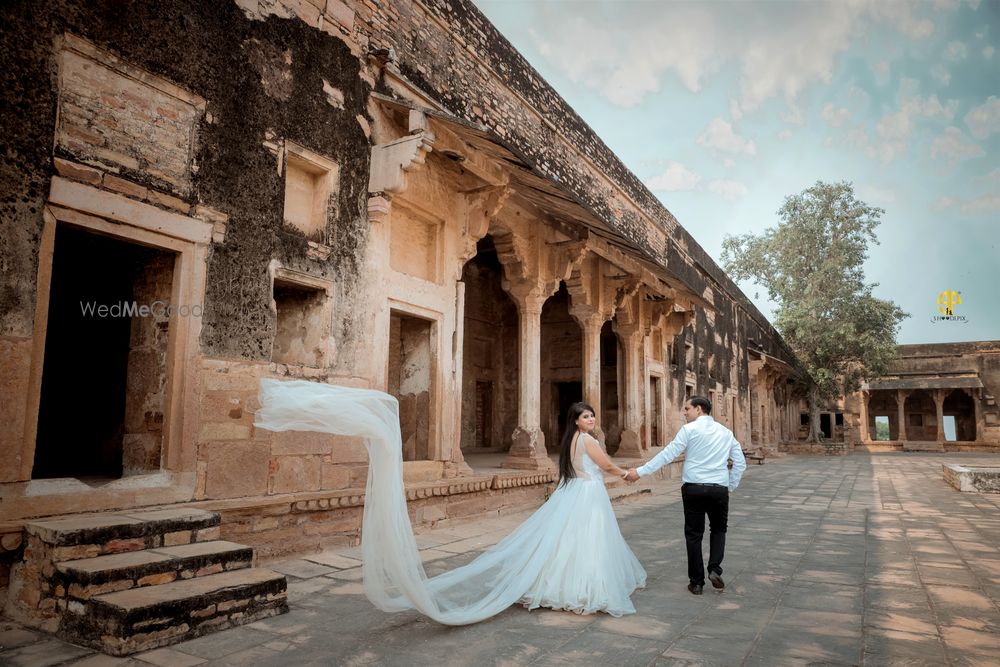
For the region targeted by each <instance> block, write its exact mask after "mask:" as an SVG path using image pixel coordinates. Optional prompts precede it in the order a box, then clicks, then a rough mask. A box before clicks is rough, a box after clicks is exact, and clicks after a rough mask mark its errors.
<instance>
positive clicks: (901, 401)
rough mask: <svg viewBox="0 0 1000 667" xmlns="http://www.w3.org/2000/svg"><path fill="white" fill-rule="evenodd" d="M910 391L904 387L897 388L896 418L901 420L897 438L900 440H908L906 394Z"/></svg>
mask: <svg viewBox="0 0 1000 667" xmlns="http://www.w3.org/2000/svg"><path fill="white" fill-rule="evenodd" d="M908 393H909V392H906V391H903V390H902V389H897V390H896V409H897V413H896V420H897V421H898V422H899V427H898V430H899V432H898V433H897V434H896V440H897V441H899V442H903V441H904V440H906V395H907V394H908Z"/></svg>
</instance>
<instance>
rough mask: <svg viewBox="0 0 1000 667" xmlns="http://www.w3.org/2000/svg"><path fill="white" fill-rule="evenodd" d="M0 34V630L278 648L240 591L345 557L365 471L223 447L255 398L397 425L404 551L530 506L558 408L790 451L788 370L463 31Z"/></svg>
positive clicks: (313, 15) (360, 459)
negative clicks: (415, 529)
mask: <svg viewBox="0 0 1000 667" xmlns="http://www.w3.org/2000/svg"><path fill="white" fill-rule="evenodd" d="M0 19H2V25H3V26H5V27H4V28H3V33H2V34H3V36H2V42H0V49H2V50H0V59H2V60H0V62H2V63H3V67H2V68H0V79H2V82H3V85H2V87H0V88H2V90H3V91H4V92H3V95H4V97H5V99H4V107H5V108H6V109H7V110H8V111H7V112H4V114H3V115H2V119H3V124H4V126H3V136H4V140H3V141H4V145H5V155H6V159H5V161H4V163H3V164H2V165H0V175H2V176H0V179H2V180H0V182H2V202H0V206H2V216H3V221H4V230H3V236H2V243H0V265H2V266H3V273H2V278H0V280H2V282H0V359H2V362H0V545H2V549H0V605H3V604H5V606H4V608H3V611H4V613H5V614H7V615H10V616H13V617H16V618H18V619H21V620H23V621H26V622H28V623H31V624H33V625H36V626H40V627H44V628H47V629H50V630H59V631H60V632H62V633H64V634H66V635H68V636H71V637H76V638H77V639H80V638H82V639H80V640H81V641H84V640H87V638H90V640H91V641H92V642H96V641H97V640H96V639H93V638H94V637H97V636H100V635H101V634H102V633H103V634H104V635H106V636H105V640H106V641H104V643H103V644H100V643H99V644H97V645H98V646H99V648H103V649H104V650H107V651H109V652H114V653H119V654H124V653H129V652H132V651H135V650H139V649H140V648H148V647H151V646H157V645H162V644H165V643H169V642H170V641H175V640H177V639H179V638H183V637H186V636H192V635H194V634H201V633H203V632H206V631H208V628H209V627H210V626H211V627H214V628H217V627H225V626H226V625H231V624H236V623H241V622H246V621H248V620H252V619H253V618H258V617H261V616H262V615H268V614H270V613H278V612H280V611H281V606H282V605H283V604H284V581H283V579H281V578H280V577H278V578H275V577H274V576H271V575H272V574H273V573H270V574H269V573H267V572H266V570H263V571H262V570H260V569H259V568H252V569H246V568H245V567H244V566H246V565H249V564H250V562H251V560H254V559H267V558H271V557H276V556H279V555H283V554H289V553H302V552H308V551H314V550H318V549H320V548H322V547H323V546H324V545H329V544H334V543H344V542H345V541H349V542H350V541H356V540H357V537H358V534H359V529H360V516H361V508H362V506H363V501H364V486H365V479H366V472H367V468H366V453H365V449H364V446H363V444H362V443H360V442H357V441H354V440H351V439H346V438H329V437H320V436H318V435H316V434H306V433H282V434H274V433H270V432H264V431H258V430H255V429H254V427H253V414H254V410H255V408H256V407H257V403H256V394H257V388H258V384H259V381H260V379H261V378H264V377H278V378H308V379H312V380H317V381H321V382H332V383H339V384H348V385H352V386H361V387H372V388H378V389H383V390H385V391H388V392H390V393H392V394H393V395H395V396H396V397H398V399H399V401H400V407H401V428H402V433H403V440H404V452H403V453H404V459H405V464H404V466H405V479H406V484H407V493H408V496H409V499H410V506H411V516H412V518H413V520H414V521H415V522H422V523H427V522H436V521H440V520H443V519H449V518H457V517H464V516H474V515H477V514H482V513H486V512H494V513H495V512H497V511H503V510H509V509H520V508H526V507H530V506H534V505H537V504H538V503H539V502H540V501H541V500H542V498H543V497H544V494H545V492H546V489H547V488H549V485H550V483H551V482H552V481H553V480H554V479H555V470H554V465H553V462H552V460H551V458H550V454H551V453H552V452H553V450H554V447H555V446H556V444H557V443H558V438H559V433H560V431H561V429H562V428H563V426H564V424H563V423H562V419H563V415H564V414H565V410H566V408H567V406H568V405H569V404H570V403H572V402H574V401H577V400H581V399H585V400H587V401H588V402H590V403H591V404H593V405H594V406H595V408H596V409H597V410H598V412H599V422H600V424H601V426H602V433H601V437H602V439H603V440H604V442H605V445H606V446H607V448H608V450H609V451H610V452H612V453H614V454H615V456H617V457H619V458H620V459H621V460H623V461H627V460H637V459H640V458H645V457H648V456H649V455H650V448H651V447H654V446H657V445H662V444H664V443H665V442H666V441H667V439H668V438H669V436H670V435H672V433H673V432H674V431H675V430H676V428H678V427H679V426H680V424H681V421H682V418H681V415H680V408H681V405H682V404H683V401H684V398H685V396H688V395H691V394H695V393H697V394H704V395H706V396H709V397H710V398H711V399H712V401H713V403H714V404H715V406H716V408H715V411H714V415H715V416H716V418H717V419H719V420H720V421H721V422H723V423H724V424H726V425H728V426H730V427H731V428H732V429H733V430H734V431H735V432H736V435H737V437H738V438H739V439H740V440H741V441H742V442H744V444H745V446H746V447H747V448H749V449H757V448H764V447H777V445H778V443H779V442H782V441H794V440H795V439H796V438H797V436H798V433H799V419H800V403H799V400H800V399H799V396H800V394H799V392H798V386H799V385H798V381H797V380H796V377H797V370H796V363H797V362H796V360H795V358H794V355H793V354H792V353H791V352H790V350H789V349H788V347H787V345H786V344H785V343H784V342H783V341H782V339H781V338H780V336H779V335H778V334H777V332H776V331H775V330H774V329H773V327H772V326H771V325H770V324H769V323H768V321H767V320H766V319H765V318H764V317H763V316H762V315H761V313H760V312H758V311H757V309H756V308H754V306H753V305H752V304H751V303H750V302H749V301H748V299H747V298H746V297H745V296H744V295H743V294H742V293H741V292H740V290H739V289H738V288H737V287H736V286H735V285H734V283H733V282H732V281H731V280H730V279H729V278H728V277H727V276H726V275H725V273H723V272H722V271H721V270H720V269H719V267H718V266H717V265H716V264H715V263H714V261H713V260H712V259H711V258H710V257H709V256H708V255H707V254H706V253H705V252H704V251H703V250H702V248H701V247H699V245H698V244H697V242H696V241H695V240H694V237H693V236H692V234H691V233H690V232H689V231H688V230H685V229H684V228H683V227H681V225H680V224H679V223H678V221H677V220H676V219H675V218H674V217H673V216H672V215H671V214H670V212H669V211H667V210H666V209H665V208H664V207H663V206H662V205H661V204H660V203H659V201H658V200H657V199H656V198H655V197H654V196H653V195H652V194H651V193H650V192H649V191H648V190H647V189H646V188H645V187H644V186H643V185H642V183H641V182H640V181H639V180H638V179H637V178H636V177H635V176H634V175H633V174H632V173H631V172H629V171H628V170H627V169H626V168H625V166H624V165H623V164H622V163H621V161H620V160H619V159H618V158H617V157H616V156H615V155H614V154H613V153H612V152H611V151H610V150H609V149H608V148H607V146H605V145H604V144H603V143H602V142H601V140H600V138H598V137H597V136H596V135H595V134H594V133H593V131H592V130H591V129H590V128H589V127H587V125H586V124H585V123H584V122H583V121H582V120H581V119H580V118H579V117H578V116H577V115H576V114H575V113H574V112H573V110H572V109H571V108H569V106H568V105H567V104H566V103H565V101H564V100H563V99H562V98H561V97H559V95H558V94H557V93H556V92H555V91H554V90H553V89H552V88H551V87H550V86H549V85H548V84H547V83H546V82H545V81H543V80H542V79H541V78H540V77H539V76H538V74H537V72H535V71H534V70H533V69H532V68H531V67H530V66H529V65H528V64H527V62H526V61H525V60H524V59H523V58H522V57H521V56H520V55H519V54H518V53H517V52H516V51H515V50H514V49H513V48H512V47H511V45H510V44H509V43H508V42H507V41H506V40H505V39H504V38H503V37H502V36H501V35H500V34H499V33H498V32H497V30H496V29H495V28H494V27H493V26H492V25H491V24H490V23H489V22H488V21H487V20H486V19H485V18H484V17H483V15H482V14H481V13H480V12H479V11H478V10H477V9H476V8H475V7H474V6H473V5H472V4H471V3H470V2H469V1H468V0H400V1H398V2H383V1H379V0H235V1H227V0H213V1H212V2H205V1H203V0H158V1H157V2H140V1H136V2H122V1H121V0H46V1H42V0H24V1H21V2H16V3H4V4H3V6H2V7H0ZM694 231H695V232H696V230H694ZM994 371H995V366H994ZM984 382H985V380H984ZM970 386H971V385H970ZM965 387H966V385H961V386H960V387H959V388H965ZM930 388H931V389H932V390H938V389H940V388H942V387H938V386H937V385H934V386H932V387H930ZM980 391H981V390H980ZM935 395H936V394H935ZM869 396H870V398H869V403H868V406H869V407H868V413H869V415H876V414H881V413H879V412H878V408H876V407H874V405H873V404H874V403H875V402H876V401H877V400H879V397H878V396H876V388H875V386H873V387H871V388H870V389H869ZM943 401H944V402H943V405H944V409H945V412H946V413H948V409H949V408H948V406H949V405H952V404H954V405H958V402H961V406H967V404H968V401H967V400H966V399H964V398H962V397H961V396H958V397H957V398H956V397H955V396H953V395H951V394H949V395H948V396H946V397H945V398H944V399H943ZM949 401H951V403H949ZM991 405H993V404H992V403H991ZM961 406H960V409H961V410H965V412H963V413H962V414H970V413H969V410H971V408H969V409H966V408H965V407H961ZM956 409H958V408H956ZM940 410H941V408H940V405H939V408H938V414H939V415H940ZM931 412H933V410H931ZM893 414H895V413H893ZM984 414H985V415H986V416H985V417H982V416H983V415H984ZM991 414H992V415H993V417H992V419H993V421H990V419H991V418H990V415H991ZM975 415H976V420H977V430H976V433H977V434H979V433H980V431H981V430H982V429H980V428H978V420H979V419H980V418H981V417H982V418H983V419H985V420H986V423H987V424H990V423H994V424H995V423H996V422H995V411H994V412H987V411H976V412H975ZM870 418H874V417H870ZM966 421H968V420H967V419H966V418H964V417H963V418H962V422H961V423H962V424H965V423H966ZM962 428H965V426H963V427H962ZM963 433H964V431H963ZM977 437H978V435H977ZM489 456H493V457H494V459H496V460H498V461H501V462H502V468H497V467H492V468H491V467H490V466H483V465H477V461H482V460H486V459H484V458H483V457H489ZM491 460H492V459H491ZM150 508H156V509H155V511H150ZM97 512H110V514H105V515H96V514H85V515H84V516H83V517H79V516H70V515H78V514H80V513H97ZM220 537H221V538H223V539H224V540H235V541H238V542H241V543H243V544H245V545H248V546H247V547H243V546H242V545H239V544H233V543H232V542H228V541H226V542H220V541H219V538H220ZM199 545H200V546H199ZM206 545H215V547H211V548H210V546H206ZM219 545H222V546H219ZM225 545H231V546H228V547H227V546H225ZM213 548H214V549H215V551H213V550H212V549H213ZM171 549H172V550H173V551H170V550H171ZM185 549H187V551H184V550H185ZM157 550H160V551H157ZM220 550H221V551H224V552H225V553H224V554H223V555H222V556H219V553H217V552H220ZM254 551H255V555H254ZM165 553H166V555H164V554H165ZM116 554H117V555H116ZM112 555H116V557H117V558H119V560H120V561H122V562H125V561H126V560H128V558H131V559H132V560H131V561H129V563H130V565H129V566H128V568H124V566H122V567H121V568H119V570H121V571H117V574H115V575H114V576H115V577H118V578H117V579H115V578H114V577H113V576H112V574H114V573H112V574H109V573H108V570H107V568H106V567H103V566H101V567H99V563H106V562H107V561H100V559H101V558H107V557H108V556H112ZM126 557H128V558H126ZM199 558H200V559H201V560H198V559H199ZM74 561H79V562H77V563H76V564H75V565H74ZM140 562H141V563H142V567H139V565H138V563H140ZM84 563H86V564H87V567H84ZM88 568H89V569H88ZM102 568H103V569H102ZM122 568H124V569H122ZM129 568H130V569H129ZM143 568H145V569H143ZM150 568H151V569H150ZM126 570H127V572H126ZM122 572H125V574H122ZM254 572H257V574H256V575H254V574H252V573H254ZM200 575H205V577H204V581H202V582H200V583H201V585H202V588H201V589H200V590H201V591H202V592H201V593H199V594H198V595H194V596H192V595H189V596H188V597H183V596H180V595H179V594H177V593H176V591H177V590H180V588H181V587H182V585H185V584H189V583H190V581H186V580H187V579H189V578H192V577H193V578H192V579H191V581H197V580H198V579H200V578H201V577H200ZM101 577H103V578H101ZM212 577H216V578H217V579H215V580H213V579H212ZM226 577H228V578H229V579H226ZM239 577H243V578H242V579H240V578H239ZM255 577H256V578H255ZM211 581H219V582H223V583H225V582H228V583H227V585H228V586H229V589H231V590H232V589H235V588H239V587H240V586H242V587H243V588H242V589H240V590H243V591H244V593H246V594H245V595H242V596H238V597H237V598H233V597H232V596H230V597H228V598H225V599H224V598H222V597H219V598H218V599H217V600H216V599H215V598H211V596H212V595H215V593H214V592H212V591H215V590H216V589H214V588H212V586H211V584H210V583H205V582H211ZM237 584H238V585H237ZM220 585H221V583H220ZM123 589H124V590H123ZM147 589H154V590H156V591H159V593H156V594H159V595H160V597H159V598H156V599H157V600H159V601H158V602H157V603H156V604H159V605H161V607H162V605H166V604H168V603H169V604H170V605H173V606H172V607H171V610H172V611H170V613H172V614H175V616H177V615H179V617H183V619H186V620H184V621H183V623H182V622H181V621H175V622H171V623H168V624H166V625H164V624H163V623H160V624H159V625H158V624H157V623H158V622H159V621H158V619H157V618H155V614H153V612H150V611H149V609H152V607H149V605H148V604H147V603H148V599H145V598H144V599H143V600H142V601H140V600H139V598H138V597H137V596H138V593H136V592H137V591H139V592H143V591H145V594H146V596H147V598H148V597H149V596H151V595H152V596H154V597H155V594H154V593H152V592H149V591H148V590H147ZM108 591H116V592H111V593H109V592H108ZM164 591H167V592H169V591H175V592H172V593H170V594H169V595H168V593H167V592H164ZM206 591H208V592H206ZM108 595H110V596H119V597H118V598H115V600H117V602H116V605H117V606H114V605H110V603H108V604H105V606H104V607H102V606H101V605H102V604H104V602H107V600H106V599H104V598H105V596H108ZM129 595H131V596H132V597H131V598H128V596H129ZM171 596H173V597H171ZM126 598H127V599H126ZM195 598H196V599H197V600H200V601H201V602H202V607H204V608H201V607H198V608H196V607H194V606H192V605H193V604H194V603H193V602H191V600H192V599H195ZM209 598H211V600H209ZM102 600H104V602H102ZM206 601H212V604H210V605H208V606H205V604H206ZM140 602H142V604H147V606H146V607H142V610H144V611H142V613H139V612H138V611H135V610H136V609H139V607H140V606H141V605H140ZM128 605H132V606H131V607H129V606H128ZM112 607H114V608H113V609H112ZM126 607H127V608H128V609H131V610H132V611H130V612H128V613H129V614H131V615H128V614H126V615H124V616H123V615H122V614H125V612H122V611H121V610H122V609H125V608H126ZM109 609H110V611H109ZM102 610H103V611H102ZM133 612H134V613H133ZM101 614H105V615H104V616H102V615H101ZM115 614H119V616H115ZM143 614H145V615H143ZM185 615H186V616H185ZM126 616H127V617H126ZM102 619H103V620H102ZM159 620H162V619H159ZM203 621H204V622H203ZM105 622H106V623H107V624H106V625H101V623H105ZM115 624H117V625H115ZM109 627H113V628H116V629H115V630H114V631H112V630H108V628H109ZM116 632H117V634H115V633H116Z"/></svg>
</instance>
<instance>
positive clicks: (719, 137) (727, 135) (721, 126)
mask: <svg viewBox="0 0 1000 667" xmlns="http://www.w3.org/2000/svg"><path fill="white" fill-rule="evenodd" d="M697 142H698V144H699V145H701V146H705V147H707V148H711V149H715V150H718V151H722V152H724V153H735V154H741V153H745V154H747V155H756V154H757V146H756V144H754V142H753V141H751V140H750V139H746V138H744V137H741V136H740V135H738V134H736V132H735V131H733V126H732V125H730V124H729V123H727V122H726V121H724V120H723V119H721V118H714V119H712V122H710V123H709V124H708V126H707V127H706V128H705V130H704V131H703V132H702V133H701V136H699V137H698V139H697Z"/></svg>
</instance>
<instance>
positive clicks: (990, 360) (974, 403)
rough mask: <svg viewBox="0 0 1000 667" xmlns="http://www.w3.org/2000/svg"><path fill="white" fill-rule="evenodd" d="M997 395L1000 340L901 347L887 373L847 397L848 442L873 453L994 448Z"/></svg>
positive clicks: (999, 433) (999, 414)
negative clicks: (851, 430) (851, 424)
mask: <svg viewBox="0 0 1000 667" xmlns="http://www.w3.org/2000/svg"><path fill="white" fill-rule="evenodd" d="M997 395H1000V341H996V340H994V341H982V342H973V343H939V344H929V345H900V346H899V358H898V359H896V361H895V362H894V363H893V365H892V368H891V369H890V372H889V374H887V375H886V376H885V377H883V378H880V379H878V380H877V381H872V382H869V383H868V384H867V385H865V386H864V387H862V390H861V391H860V392H858V393H857V394H855V395H854V396H851V397H850V398H849V400H848V406H849V408H850V410H851V412H852V417H854V419H853V421H854V423H855V424H857V433H856V435H855V434H852V437H851V438H850V440H851V441H852V442H853V443H855V444H856V445H857V446H859V447H862V448H864V449H868V450H872V451H882V450H903V451H937V452H945V451H948V452H958V451H962V452H965V451H997V450H1000V407H998V406H997V401H996V396H997ZM865 425H867V428H866V427H865ZM900 425H902V427H901V426H900Z"/></svg>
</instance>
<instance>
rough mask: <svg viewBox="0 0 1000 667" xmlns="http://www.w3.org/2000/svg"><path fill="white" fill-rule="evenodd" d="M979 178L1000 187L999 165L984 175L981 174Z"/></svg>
mask: <svg viewBox="0 0 1000 667" xmlns="http://www.w3.org/2000/svg"><path fill="white" fill-rule="evenodd" d="M980 180H982V181H986V183H988V184H990V185H991V186H994V187H1000V167H998V168H997V169H994V170H993V171H991V172H990V173H988V174H986V175H984V176H981V177H980Z"/></svg>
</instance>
